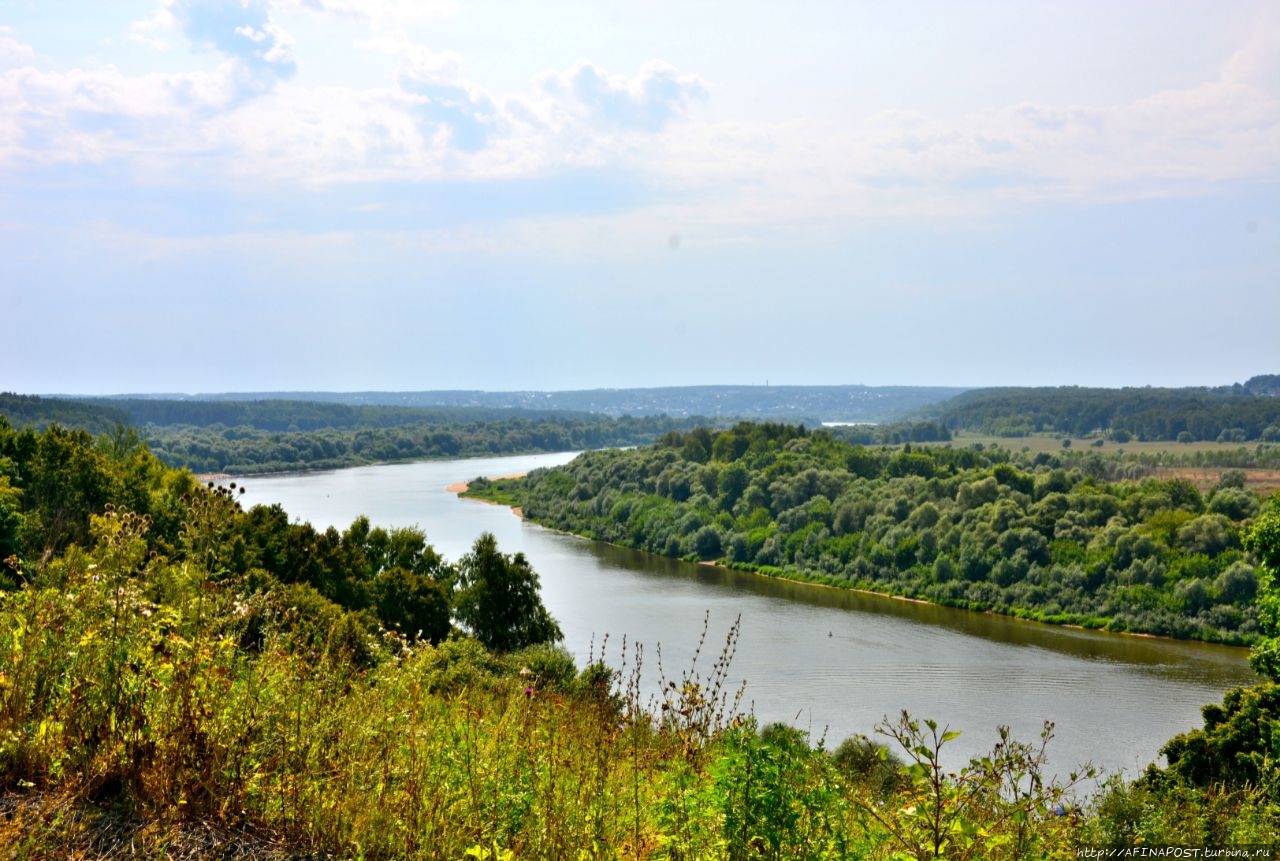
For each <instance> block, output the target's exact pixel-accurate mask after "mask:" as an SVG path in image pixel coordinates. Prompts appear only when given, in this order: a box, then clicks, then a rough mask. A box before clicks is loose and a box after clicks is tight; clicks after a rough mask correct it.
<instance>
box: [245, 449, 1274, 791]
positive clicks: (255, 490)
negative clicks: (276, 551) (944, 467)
mask: <svg viewBox="0 0 1280 861" xmlns="http://www.w3.org/2000/svg"><path fill="white" fill-rule="evenodd" d="M572 457H573V455H572V454H556V455H531V456H522V457H498V458H478V459H468V460H453V461H434V462H425V463H412V464H398V465H389V466H372V467H362V468H356V469H346V470H340V471H337V472H323V473H307V474H299V475H284V476H272V477H258V478H251V479H248V480H246V481H245V482H244V483H245V484H246V485H247V488H248V489H247V491H246V493H245V495H244V497H243V500H244V502H245V504H246V507H247V506H249V505H253V504H257V503H266V504H270V503H277V502H278V503H280V504H281V505H283V507H284V509H285V510H286V511H287V512H289V515H290V516H291V517H292V518H293V519H295V520H306V521H310V522H311V523H312V524H313V525H315V526H316V527H318V528H325V527H327V526H336V527H337V528H338V529H339V530H342V529H344V528H345V527H346V526H347V525H349V524H350V523H351V521H352V520H354V519H355V518H356V517H357V516H358V515H361V514H365V515H367V516H368V517H369V519H370V520H371V521H372V522H373V523H374V524H375V525H383V526H418V527H420V528H422V529H423V530H425V531H426V533H427V539H428V541H430V543H431V544H433V545H434V546H435V548H436V549H437V550H438V551H439V552H440V553H442V554H443V555H444V556H445V557H446V558H448V559H450V560H456V559H457V558H458V557H459V556H461V555H462V554H464V553H466V552H467V550H468V549H469V548H470V546H471V543H472V542H473V541H474V540H475V538H476V536H477V535H479V534H480V533H481V532H484V531H488V532H492V533H493V534H494V535H495V536H496V537H497V539H498V546H499V548H500V549H501V550H503V551H504V552H506V553H514V552H516V551H521V552H523V553H524V554H525V556H526V557H528V559H529V561H530V562H531V563H532V564H533V567H534V569H535V570H536V571H537V572H538V574H539V575H540V577H541V579H542V595H543V601H544V602H545V603H546V605H547V607H548V608H549V609H550V610H551V612H552V614H553V615H554V616H555V617H556V619H557V620H559V622H560V626H561V628H562V629H563V630H564V634H565V645H566V647H567V648H568V649H569V651H570V652H572V653H573V655H574V657H575V658H576V659H577V661H578V664H579V666H582V665H583V664H585V663H586V661H587V659H588V658H589V656H590V655H591V654H592V649H593V645H594V650H595V655H596V656H597V657H598V656H599V654H600V646H601V643H602V641H603V639H604V638H605V636H606V635H607V636H608V654H607V655H606V656H605V657H606V660H608V661H609V662H610V663H611V664H613V665H615V666H617V665H618V664H619V663H620V661H621V656H620V646H621V644H622V641H623V638H624V637H625V638H626V640H627V643H628V645H629V646H633V645H634V644H635V643H641V644H643V646H644V659H643V664H642V679H643V681H644V685H645V689H646V691H649V692H652V691H653V690H655V689H656V688H657V686H658V666H657V652H658V648H659V647H661V655H662V663H663V669H664V670H665V673H666V676H667V678H676V679H678V678H679V676H680V672H681V671H682V670H684V669H687V668H688V667H689V661H690V659H691V657H692V654H693V650H694V648H695V646H696V645H697V642H698V638H699V635H700V634H701V632H702V630H703V620H704V617H705V616H707V614H709V616H710V627H709V634H708V637H707V645H706V647H705V648H704V651H703V656H702V658H701V659H700V661H699V664H698V669H699V670H700V671H701V672H702V673H703V675H704V677H705V675H706V671H708V670H709V669H710V664H711V661H712V660H714V658H715V657H716V655H718V654H719V652H720V649H721V647H722V646H723V644H724V639H725V635H726V633H727V631H728V630H729V628H730V626H731V625H732V624H733V622H734V620H735V619H737V618H738V617H739V616H741V620H742V622H741V636H740V640H739V643H738V648H737V653H736V655H735V657H734V659H733V663H732V677H733V679H734V680H735V683H736V682H741V681H745V683H746V688H745V696H744V698H743V705H744V708H751V709H753V710H754V713H755V715H756V716H757V718H759V720H760V721H761V723H762V724H763V723H767V722H770V721H785V722H786V723H789V724H791V725H793V726H798V727H800V728H801V729H804V730H807V731H809V732H810V733H811V735H812V736H813V737H815V738H817V737H820V736H824V735H825V738H826V740H827V744H828V746H829V747H833V746H834V745H835V744H836V743H838V742H839V741H840V740H841V739H843V738H845V737H847V736H850V735H853V734H855V733H864V734H868V735H871V734H873V732H874V727H875V725H876V724H877V723H878V722H880V721H881V720H883V719H884V718H886V717H890V718H892V717H896V716H897V715H898V714H899V713H900V712H901V710H903V709H906V710H907V711H909V712H910V713H911V714H912V715H914V716H917V717H922V718H923V717H931V718H934V719H935V720H937V721H938V722H939V723H940V724H946V725H950V727H951V728H952V729H958V730H961V731H962V735H961V736H960V738H959V739H957V740H956V741H954V742H952V743H951V744H950V745H949V746H948V747H949V749H950V755H949V756H947V757H945V762H946V763H947V765H948V767H958V766H959V765H960V764H962V763H963V761H964V760H966V759H967V758H968V757H970V756H974V755H978V754H981V753H985V752H987V751H988V750H989V749H990V747H991V745H992V744H993V743H994V741H995V739H996V727H997V726H999V725H1001V724H1005V725H1008V726H1010V727H1011V728H1012V729H1013V731H1014V735H1015V737H1017V738H1019V739H1022V740H1026V741H1036V740H1037V739H1038V736H1039V733H1040V729H1041V727H1042V725H1043V722H1044V721H1045V720H1052V721H1054V722H1055V724H1056V729H1055V737H1054V740H1053V741H1052V742H1051V743H1050V746H1049V755H1050V768H1051V770H1052V771H1053V772H1055V773H1057V774H1065V773H1066V772H1067V771H1070V770H1072V769H1075V768H1077V767H1079V766H1080V765H1081V764H1082V763H1084V762H1085V761H1092V762H1093V763H1094V764H1095V765H1099V766H1102V767H1104V768H1106V769H1109V770H1112V771H1116V770H1120V769H1123V770H1125V771H1126V772H1127V773H1129V774H1130V775H1133V774H1135V773H1136V772H1137V771H1139V770H1141V769H1142V768H1143V767H1145V766H1146V764H1147V763H1149V762H1152V761H1153V760H1155V759H1156V758H1157V756H1158V755H1159V749H1160V746H1161V745H1162V744H1163V743H1164V742H1165V741H1166V740H1168V739H1169V738H1171V737H1172V736H1174V735H1175V734H1177V733H1179V732H1183V731H1186V730H1188V729H1191V728H1193V727H1196V726H1199V725H1200V724H1201V720H1200V707H1201V706H1203V705H1204V704H1205V703H1209V702H1217V701H1220V699H1221V696H1222V693H1223V691H1225V690H1227V689H1229V688H1232V687H1236V686H1238V685H1244V684H1251V683H1253V682H1254V681H1256V679H1255V677H1254V676H1253V674H1252V673H1251V672H1250V670H1249V666H1248V661H1247V650H1245V649H1238V648H1228V647H1221V646H1209V645H1204V644H1199V643H1186V642H1172V641H1164V640H1155V639H1149V638H1142V637H1129V636H1122V635H1116V634H1105V633H1097V632H1087V631H1079V630H1073V629H1068V628H1059V627H1054V626H1051V625H1040V624H1036V623H1034V622H1020V621H1017V620H1011V619H1003V618H997V617H993V616H988V615H984V614H980V613H971V612H967V611H961V610H953V609H948V608H944V607H932V606H927V605H922V604H916V603H912V602H906V601H898V600H893V599H890V598H882V597H879V596H872V595H864V594H858V593H853V592H845V591H841V590H836V589H827V588H822V587H817V586H809V585H803V584H795V583H787V582H785V581H777V580H773V579H770V578H766V577H761V576H757V575H749V574H744V573H741V572H734V571H726V570H722V569H718V568H714V567H711V566H706V565H691V564H687V563H684V562H678V561H675V560H670V559H663V558H660V557H655V556H650V555H648V554H645V553H640V552H636V551H632V550H626V549H623V548H618V547H612V546H609V545H605V544H599V543H596V542H591V541H586V540H583V539H580V538H575V537H573V536H569V535H563V534H560V533H557V532H554V531H551V530H548V529H543V528H541V527H539V526H536V525H534V524H532V523H527V522H525V521H522V520H520V519H519V518H518V517H516V516H515V515H513V514H512V512H511V511H510V510H508V509H506V508H502V507H499V506H493V505H486V504H484V503H480V502H475V501H471V500H464V499H459V498H458V497H457V496H456V495H455V494H452V493H449V492H447V491H446V490H445V488H446V487H447V486H448V485H450V484H452V483H454V482H457V481H464V480H468V479H471V478H475V477H476V476H480V475H485V476H494V475H505V474H510V473H523V472H527V471H528V470H530V469H533V468H535V467H539V466H550V465H554V464H559V463H564V462H567V461H568V460H570V459H571V458H572ZM633 656H634V649H629V654H628V657H629V658H631V657H633Z"/></svg>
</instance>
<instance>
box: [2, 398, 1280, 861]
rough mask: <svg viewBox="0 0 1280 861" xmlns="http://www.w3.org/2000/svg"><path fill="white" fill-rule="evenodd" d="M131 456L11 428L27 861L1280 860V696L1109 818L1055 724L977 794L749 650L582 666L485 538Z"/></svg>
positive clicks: (5, 465) (9, 762) (1247, 705)
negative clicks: (744, 665) (333, 514)
mask: <svg viewBox="0 0 1280 861" xmlns="http://www.w3.org/2000/svg"><path fill="white" fill-rule="evenodd" d="M122 442H123V441H122V440H120V439H118V438H116V439H112V438H108V437H103V438H100V439H98V440H95V439H93V438H91V437H89V436H88V435H87V434H83V433H71V432H67V431H64V430H62V429H60V428H56V427H54V428H50V429H48V430H46V431H44V432H43V433H39V434H37V433H34V432H32V431H21V432H18V431H14V430H13V429H12V428H10V427H8V426H7V425H6V424H4V423H3V422H0V543H2V545H3V552H4V553H5V554H6V561H5V563H4V564H5V571H6V576H7V578H8V582H7V584H6V585H7V588H6V589H5V590H4V591H0V631H4V632H5V633H4V636H0V847H3V852H4V857H6V858H62V857H82V858H86V857H87V858H115V857H122V856H142V857H164V856H165V855H167V854H169V853H176V852H178V851H181V852H183V853H184V854H186V855H188V856H189V857H209V858H213V857H228V855H231V854H233V853H234V854H238V856H239V857H263V858H267V857H273V858H285V857H317V855H319V856H324V855H328V856H330V857H341V858H366V859H380V858H387V859H390V858H439V859H463V858H483V859H514V858H545V859H566V858H568V859H589V858H655V859H656V858H664V859H690V858H727V859H755V858H770V859H782V858H786V859H792V858H813V859H827V858H830V859H836V858H869V859H886V861H887V859H926V858H947V859H1030V858H1064V859H1065V858H1074V857H1075V847H1076V846H1078V845H1081V844H1083V843H1098V844H1102V845H1106V846H1127V845H1132V844H1134V843H1137V842H1148V843H1151V842H1183V843H1205V842H1218V843H1220V842H1234V843H1260V844H1267V845H1271V846H1273V847H1274V846H1275V845H1276V844H1275V839H1276V838H1275V833H1276V832H1275V828H1274V823H1275V821H1276V817H1277V816H1280V773H1278V771H1277V765H1276V763H1277V761H1278V760H1277V754H1280V750H1277V747H1276V745H1277V744H1278V742H1277V739H1280V723H1278V722H1277V715H1278V714H1280V694H1278V693H1277V689H1276V688H1275V687H1274V686H1270V685H1268V686H1263V687H1260V688H1256V689H1250V690H1247V691H1241V692H1237V693H1234V694H1232V695H1229V696H1228V697H1227V699H1226V701H1225V702H1224V704H1223V705H1222V706H1220V707H1218V706H1215V707H1212V708H1211V709H1207V710H1206V727H1205V729H1204V730H1201V731H1198V732H1196V733H1190V734H1188V735H1187V736H1183V737H1180V738H1179V739H1177V740H1174V742H1173V743H1171V745H1170V747H1169V748H1168V750H1169V756H1170V760H1171V765H1170V767H1169V768H1167V769H1163V770H1152V771H1151V772H1150V773H1149V774H1147V775H1144V776H1142V777H1141V778H1139V779H1138V780H1136V781H1133V782H1128V781H1125V780H1122V779H1119V778H1114V779H1112V780H1111V781H1110V782H1108V783H1107V784H1106V785H1105V787H1104V788H1103V789H1102V790H1101V791H1099V792H1098V793H1097V794H1095V795H1094V796H1092V797H1088V798H1085V797H1075V796H1074V795H1073V788H1072V785H1071V779H1070V778H1068V779H1067V780H1066V781H1065V783H1058V782H1055V781H1054V780H1052V779H1050V778H1049V776H1048V773H1047V771H1046V768H1045V762H1046V756H1047V755H1048V751H1049V750H1051V747H1047V746H1046V745H1049V744H1050V742H1049V739H1050V736H1051V728H1050V727H1046V732H1045V735H1044V737H1043V738H1042V739H1039V740H1035V741H1019V740H1015V739H1012V738H1009V737H1008V735H1007V733H1006V732H1004V731H999V732H998V733H997V735H996V741H995V744H994V746H993V749H992V751H991V754H990V755H989V756H986V757H981V758H978V759H976V760H974V761H973V762H971V763H970V764H969V765H968V766H967V767H965V768H963V769H961V770H959V771H956V772H954V773H952V772H948V771H947V770H945V769H944V768H943V767H942V766H941V765H940V762H939V751H940V750H941V749H943V748H944V747H945V745H946V744H947V743H948V742H949V741H950V739H951V738H953V737H954V734H953V731H952V730H950V729H949V728H947V727H939V726H936V725H935V724H932V723H931V722H929V721H928V720H924V719H917V718H915V717H912V716H909V715H900V716H897V717H893V718H886V720H885V721H884V722H883V723H882V724H881V725H880V727H878V728H877V730H878V734H876V735H875V736H874V740H871V739H867V738H854V739H850V740H848V741H845V742H842V743H840V744H839V745H836V746H834V748H830V749H829V748H827V747H826V746H825V745H824V744H823V743H822V740H820V739H812V738H808V737H806V735H805V734H804V733H802V732H800V731H798V730H795V729H791V728H788V727H783V726H769V727H759V726H757V725H756V724H755V722H754V721H753V720H752V718H751V717H750V715H749V714H743V713H742V712H741V711H740V708H739V703H740V700H739V698H738V696H737V692H735V691H733V690H730V689H729V688H727V687H726V683H725V679H726V678H727V672H728V666H729V662H730V661H731V660H732V657H733V651H734V647H735V644H736V637H737V632H736V629H731V630H730V631H729V632H727V636H726V638H725V641H724V645H723V648H721V649H719V650H716V649H715V646H714V645H713V644H711V643H708V644H706V645H705V649H703V648H700V649H699V656H698V657H697V658H696V659H695V661H694V663H693V664H692V666H691V667H689V668H688V669H687V670H686V671H685V672H683V673H681V674H680V675H679V677H676V678H671V679H663V680H662V683H661V686H660V687H661V691H662V693H661V695H659V696H656V697H654V698H652V699H645V698H644V697H642V696H641V694H640V690H641V685H640V679H641V673H642V671H643V666H644V655H643V653H642V652H640V651H639V650H637V649H636V647H635V646H634V645H632V646H631V647H630V648H629V649H628V648H627V647H623V648H622V649H620V650H617V651H616V652H615V653H613V654H609V655H604V654H601V655H599V656H595V657H597V658H600V660H596V659H595V658H593V659H592V660H590V661H589V662H588V664H587V665H586V666H585V667H576V666H575V665H574V663H573V661H572V660H571V659H570V657H569V656H568V655H566V654H565V653H564V652H563V651H562V650H560V649H558V648H556V647H555V646H554V642H555V641H556V640H557V639H558V638H559V630H558V627H557V626H556V624H555V620H554V619H552V618H551V617H550V616H549V614H547V613H546V611H545V608H543V607H542V605H541V601H540V599H539V598H538V593H537V576H536V574H535V573H534V572H533V571H532V570H531V569H530V568H529V566H528V563H527V562H526V561H525V560H524V559H523V558H522V557H521V556H520V555H519V554H516V555H515V556H508V555H506V554H503V553H501V552H500V551H499V550H498V548H497V547H496V546H495V545H494V544H493V541H492V539H491V538H490V537H487V536H481V538H479V539H478V540H477V542H476V544H475V546H474V547H473V549H472V552H471V553H469V554H467V555H466V556H465V557H463V558H462V559H460V560H457V561H456V562H455V563H450V562H448V561H446V560H443V559H441V558H440V557H439V556H438V555H437V554H436V553H435V552H434V551H433V550H432V549H431V548H430V546H429V545H427V544H426V543H425V541H424V540H423V538H422V535H421V533H419V532H416V531H414V530H392V531H390V532H388V531H384V530H381V529H378V528H376V527H372V526H371V525H370V524H368V523H367V522H364V521H362V520H358V521H357V522H355V523H353V524H352V526H351V527H350V528H349V529H347V530H345V531H343V532H341V533H340V532H338V531H337V530H326V531H324V532H319V531H317V530H314V529H312V528H311V527H309V526H306V525H302V524H290V523H289V522H288V518H287V517H286V516H284V513H283V512H280V511H279V510H278V509H273V508H262V507H258V508H254V509H252V510H250V511H248V512H244V511H241V510H240V509H239V506H238V504H237V502H236V496H237V494H236V491H235V489H234V488H232V487H230V486H228V487H227V488H225V489H224V488H213V487H208V486H204V485H201V484H199V483H197V482H195V481H194V480H193V479H192V477H191V475H190V474H189V473H186V472H177V471H174V470H171V469H167V468H165V467H164V466H163V465H162V464H160V463H159V462H158V461H157V460H156V458H155V457H154V456H153V455H151V454H150V453H149V452H148V451H147V450H146V449H145V448H144V447H142V446H139V445H123V444H122ZM1245 544H1246V549H1247V550H1248V551H1250V552H1252V553H1254V554H1255V556H1256V558H1257V559H1258V561H1259V563H1260V568H1259V569H1258V570H1259V572H1260V579H1259V584H1260V587H1261V588H1262V592H1261V594H1262V598H1261V603H1260V606H1261V612H1260V613H1259V614H1258V619H1259V624H1260V626H1261V631H1262V633H1263V634H1264V635H1265V638H1264V639H1263V640H1262V641H1261V643H1260V645H1259V647H1258V649H1257V651H1256V654H1257V656H1258V660H1257V662H1256V663H1257V666H1258V668H1259V669H1260V670H1261V671H1263V672H1266V673H1268V674H1269V675H1271V676H1272V677H1274V676H1275V674H1276V671H1277V670H1280V661H1277V660H1276V655H1277V648H1276V641H1275V637H1276V635H1277V634H1278V633H1280V631H1278V630H1277V627H1278V626H1280V612H1278V611H1280V598H1277V597H1276V595H1275V594H1274V592H1272V591H1269V589H1270V587H1269V583H1270V580H1269V577H1270V572H1273V571H1274V570H1275V566H1276V565H1277V564H1278V563H1280V509H1272V510H1271V511H1270V513H1268V514H1267V515H1266V516H1263V517H1260V518H1257V519H1256V520H1255V522H1254V525H1253V526H1251V527H1250V528H1249V530H1248V531H1247V533H1246V535H1245ZM712 639H713V640H714V639H715V638H714V637H713V638H712ZM606 657H607V658H608V659H609V663H606V662H605V661H604V659H605V658H606ZM870 729H871V728H869V730H870ZM982 729H984V728H971V730H972V731H982ZM1085 774H1087V772H1082V774H1081V776H1085ZM1277 848H1280V847H1277Z"/></svg>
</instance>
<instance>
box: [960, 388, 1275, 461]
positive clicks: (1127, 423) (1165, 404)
mask: <svg viewBox="0 0 1280 861" xmlns="http://www.w3.org/2000/svg"><path fill="white" fill-rule="evenodd" d="M939 412H940V413H941V421H942V423H943V424H944V425H945V426H946V427H948V428H950V429H952V430H958V429H967V430H974V431H980V432H984V433H990V434H994V435H997V436H1024V435H1026V434H1028V433H1044V432H1056V433H1058V434H1070V435H1072V436H1077V437H1079V436H1086V435H1088V434H1093V433H1110V435H1111V437H1112V439H1114V440H1115V441H1116V442H1128V441H1129V439H1130V438H1132V437H1137V438H1138V439H1140V440H1178V441H1182V440H1184V439H1185V440H1186V441H1187V442H1193V441H1195V440H1217V439H1219V438H1224V434H1225V435H1227V436H1226V437H1225V438H1230V439H1236V437H1237V436H1238V437H1239V439H1240V440H1257V439H1260V438H1262V436H1263V434H1264V432H1265V430H1266V429H1267V428H1268V427H1269V426H1273V425H1277V424H1280V398H1276V397H1274V396H1272V395H1270V393H1269V392H1268V390H1267V388H1266V387H1265V386H1261V385H1259V386H1254V387H1253V388H1250V387H1248V386H1243V387H1242V386H1224V387H1220V388H1216V389H1209V388H1181V389H1155V388H1141V389H1090V388H1082V387H1079V386H1063V387H1058V388H990V389H974V390H971V391H968V392H965V393H963V394H960V395H957V396H956V397H954V398H952V399H950V400H949V401H947V402H946V403H944V404H942V405H941V407H940V410H939ZM1233 432H1234V433H1233ZM1063 445H1064V447H1066V446H1067V445H1068V443H1067V442H1064V443H1063Z"/></svg>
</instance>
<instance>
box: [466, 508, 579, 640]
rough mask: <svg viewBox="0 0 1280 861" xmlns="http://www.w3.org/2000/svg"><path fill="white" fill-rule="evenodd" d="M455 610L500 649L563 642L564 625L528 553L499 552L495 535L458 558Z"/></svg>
mask: <svg viewBox="0 0 1280 861" xmlns="http://www.w3.org/2000/svg"><path fill="white" fill-rule="evenodd" d="M454 612H455V614H456V615H457V617H458V620H459V621H460V622H462V624H464V625H466V626H467V627H468V628H470V629H471V632H472V633H473V634H474V635H475V636H476V638H477V639H478V640H479V641H480V642H481V643H483V644H484V645H485V646H486V647H487V648H490V649H494V650H496V651H499V652H509V651H512V650H515V649H522V648H524V647H525V646H531V645H534V644H537V643H546V642H553V641H556V640H560V639H562V638H563V635H562V634H561V633H560V626H559V625H558V624H557V623H556V620H555V619H553V618H552V617H551V614H550V613H549V612H548V611H547V608H546V607H545V606H543V604H542V599H541V597H540V596H539V595H538V575H537V574H536V573H535V572H534V570H533V567H532V566H531V565H530V564H529V561H528V560H527V559H525V557H524V554H523V553H517V554H515V555H514V556H508V555H506V554H504V553H501V552H499V551H498V543H497V540H496V539H495V538H494V537H493V535H492V534H491V533H488V532H486V533H484V534H482V535H481V536H480V537H479V538H477V539H476V541H475V544H473V545H472V547H471V552H470V553H468V554H467V555H465V556H463V557H462V559H460V560H459V561H458V591H457V594H456V596H455V600H454Z"/></svg>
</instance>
